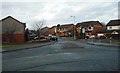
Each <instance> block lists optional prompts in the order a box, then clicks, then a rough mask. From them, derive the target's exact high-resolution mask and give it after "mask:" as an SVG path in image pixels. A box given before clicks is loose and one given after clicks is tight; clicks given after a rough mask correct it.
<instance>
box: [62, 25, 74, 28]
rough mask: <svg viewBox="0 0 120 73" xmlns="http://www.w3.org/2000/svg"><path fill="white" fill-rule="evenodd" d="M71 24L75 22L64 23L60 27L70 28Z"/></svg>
mask: <svg viewBox="0 0 120 73" xmlns="http://www.w3.org/2000/svg"><path fill="white" fill-rule="evenodd" d="M69 26H73V24H64V25H61V26H60V28H68V27H69Z"/></svg>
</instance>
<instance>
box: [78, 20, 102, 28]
mask: <svg viewBox="0 0 120 73" xmlns="http://www.w3.org/2000/svg"><path fill="white" fill-rule="evenodd" d="M95 24H100V25H102V24H101V23H100V22H99V21H86V22H82V23H77V25H76V27H80V26H83V27H88V26H93V25H95ZM102 26H103V25H102Z"/></svg>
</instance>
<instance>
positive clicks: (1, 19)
mask: <svg viewBox="0 0 120 73" xmlns="http://www.w3.org/2000/svg"><path fill="white" fill-rule="evenodd" d="M8 18H12V19H13V20H15V21H17V22H19V23H21V24H23V25H24V26H25V27H26V23H22V22H20V21H19V20H17V19H15V18H13V17H12V16H7V17H6V18H3V19H1V20H0V21H4V20H6V19H8Z"/></svg>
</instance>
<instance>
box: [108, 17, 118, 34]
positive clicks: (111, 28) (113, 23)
mask: <svg viewBox="0 0 120 73" xmlns="http://www.w3.org/2000/svg"><path fill="white" fill-rule="evenodd" d="M106 27H107V30H108V32H110V33H109V34H120V19H117V20H110V21H109V22H108V24H107V25H106Z"/></svg>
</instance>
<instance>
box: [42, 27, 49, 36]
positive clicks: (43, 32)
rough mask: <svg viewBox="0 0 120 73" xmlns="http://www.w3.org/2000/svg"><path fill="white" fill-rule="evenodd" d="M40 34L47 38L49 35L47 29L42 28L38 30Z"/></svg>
mask: <svg viewBox="0 0 120 73" xmlns="http://www.w3.org/2000/svg"><path fill="white" fill-rule="evenodd" d="M40 33H41V35H42V36H48V35H49V27H44V28H42V29H41V30H40Z"/></svg>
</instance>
